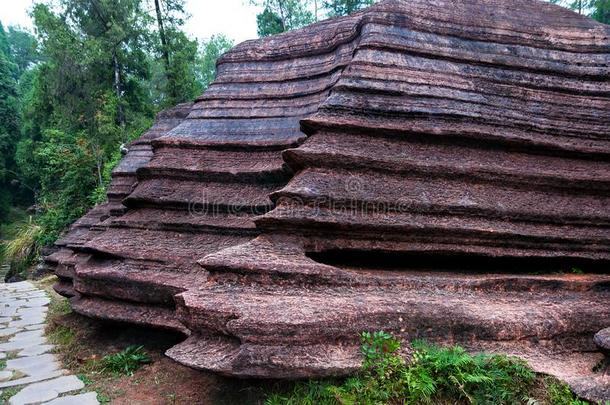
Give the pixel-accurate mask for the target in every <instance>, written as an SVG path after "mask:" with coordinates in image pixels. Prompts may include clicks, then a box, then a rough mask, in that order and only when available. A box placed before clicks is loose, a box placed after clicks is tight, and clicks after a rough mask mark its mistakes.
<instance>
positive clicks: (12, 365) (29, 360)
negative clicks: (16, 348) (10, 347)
mask: <svg viewBox="0 0 610 405" xmlns="http://www.w3.org/2000/svg"><path fill="white" fill-rule="evenodd" d="M6 369H7V370H17V371H21V372H22V373H24V374H26V375H28V376H38V375H46V374H49V373H52V372H54V371H57V370H58V369H59V363H58V362H57V360H55V356H53V354H51V353H47V354H41V355H39V356H30V357H18V358H16V359H11V360H7V361H6Z"/></svg>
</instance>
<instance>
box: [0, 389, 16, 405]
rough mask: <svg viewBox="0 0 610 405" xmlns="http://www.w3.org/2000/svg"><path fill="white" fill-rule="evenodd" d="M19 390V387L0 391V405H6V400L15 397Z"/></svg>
mask: <svg viewBox="0 0 610 405" xmlns="http://www.w3.org/2000/svg"><path fill="white" fill-rule="evenodd" d="M20 389H21V387H10V388H7V389H4V390H2V392H0V404H7V403H8V400H9V399H10V398H11V397H12V396H13V395H16V394H17V393H18V392H19V390H20Z"/></svg>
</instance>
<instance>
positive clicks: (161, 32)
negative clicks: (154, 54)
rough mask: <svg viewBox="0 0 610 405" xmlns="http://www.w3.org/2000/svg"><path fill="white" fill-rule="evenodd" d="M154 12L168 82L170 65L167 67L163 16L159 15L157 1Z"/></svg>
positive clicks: (157, 1)
mask: <svg viewBox="0 0 610 405" xmlns="http://www.w3.org/2000/svg"><path fill="white" fill-rule="evenodd" d="M155 10H156V12H157V25H158V26H159V37H161V52H162V53H163V62H164V63H165V72H166V74H167V75H168V78H167V80H169V74H170V65H169V48H168V46H167V37H166V36H165V28H164V27H163V16H162V15H161V5H160V3H159V0H155Z"/></svg>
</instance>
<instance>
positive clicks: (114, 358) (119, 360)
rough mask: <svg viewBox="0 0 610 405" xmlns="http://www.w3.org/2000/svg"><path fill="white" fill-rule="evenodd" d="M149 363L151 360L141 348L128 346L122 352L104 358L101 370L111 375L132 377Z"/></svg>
mask: <svg viewBox="0 0 610 405" xmlns="http://www.w3.org/2000/svg"><path fill="white" fill-rule="evenodd" d="M150 362H151V359H150V357H149V356H148V354H147V353H146V351H144V347H143V346H129V347H127V348H126V349H125V350H123V351H122V352H119V353H115V354H110V355H108V356H104V358H102V368H103V370H104V371H107V372H111V373H116V374H126V375H133V373H134V371H136V370H137V369H138V368H140V367H141V366H142V365H143V364H147V363H150Z"/></svg>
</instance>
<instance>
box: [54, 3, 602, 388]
mask: <svg viewBox="0 0 610 405" xmlns="http://www.w3.org/2000/svg"><path fill="white" fill-rule="evenodd" d="M609 55H610V28H609V27H608V26H605V25H602V24H599V23H596V22H594V21H592V20H590V19H588V18H585V17H582V16H579V15H577V14H575V13H572V12H570V11H567V10H565V9H563V8H560V7H557V6H554V5H550V4H548V3H545V2H541V1H536V0H515V1H511V2H505V1H493V0H488V1H483V0H461V1H449V0H438V1H433V2H430V1H423V0H409V1H404V2H403V1H393V0H389V1H382V2H380V3H378V4H377V5H375V6H373V7H371V8H369V9H366V10H364V11H362V12H360V13H357V14H354V15H352V16H350V17H345V18H340V19H335V20H330V21H326V22H322V23H318V24H315V25H312V26H310V27H308V28H306V29H303V30H299V31H294V32H291V33H287V34H282V35H279V36H276V37H272V38H268V39H263V40H258V41H248V42H245V43H243V44H241V45H239V46H237V47H236V48H235V49H234V50H233V51H231V52H229V53H228V54H227V55H225V56H224V57H223V58H222V59H221V61H220V63H219V66H218V68H219V76H218V80H217V81H216V82H215V83H214V84H213V85H212V86H211V87H210V89H209V90H208V91H207V92H206V93H205V94H204V96H203V97H202V98H201V99H200V100H198V101H197V102H196V103H195V105H194V106H193V108H192V109H191V112H190V114H189V116H188V118H187V119H185V120H184V121H183V122H182V123H181V124H180V125H178V126H177V127H176V128H174V129H173V130H171V131H169V132H168V133H167V134H165V135H163V136H161V137H159V138H156V139H155V140H154V141H153V147H154V154H153V157H152V159H151V161H150V162H148V163H147V164H145V165H144V166H142V167H141V168H140V169H138V170H137V179H138V182H137V186H136V187H135V190H133V191H132V192H131V193H130V194H129V196H127V197H126V198H125V199H124V201H123V204H125V206H126V207H127V210H126V212H125V213H124V214H123V215H122V216H117V217H111V218H109V219H108V220H106V221H105V222H104V225H103V227H100V226H96V227H95V229H96V231H95V232H97V233H96V234H95V236H93V237H89V238H88V239H87V241H86V242H85V243H82V244H81V245H79V247H78V251H79V252H85V253H87V254H89V255H90V256H88V257H87V260H84V261H81V262H78V263H77V264H76V266H73V267H75V276H74V280H75V281H74V288H75V290H76V291H77V292H78V294H77V297H76V299H74V300H73V306H74V307H75V310H76V311H79V312H81V313H85V314H88V315H91V316H96V317H101V318H109V319H119V320H126V321H131V322H139V323H145V324H151V325H157V326H162V327H170V328H174V329H178V330H183V331H185V332H187V331H188V332H187V333H189V334H190V337H189V338H188V339H187V340H185V341H184V342H183V343H181V344H179V345H178V346H176V347H174V348H172V349H170V350H169V351H168V355H169V356H170V357H172V358H174V359H176V360H177V361H180V362H182V363H184V364H187V365H190V366H192V367H196V368H201V369H207V370H213V371H216V372H219V373H223V374H228V375H235V376H255V377H281V378H296V377H308V376H326V375H344V374H347V373H350V372H352V371H354V370H356V369H357V368H358V366H359V364H360V361H361V359H360V356H359V351H358V336H359V333H360V332H361V331H363V330H378V329H383V330H387V331H391V332H393V333H394V334H396V335H397V336H399V337H401V338H403V339H404V340H405V341H409V340H411V339H413V338H426V339H428V340H431V341H435V342H443V343H460V344H462V345H464V346H466V347H468V348H469V349H472V350H488V351H503V352H509V353H512V354H516V355H519V356H522V357H524V358H526V359H527V360H529V361H530V363H531V364H532V366H533V367H535V368H536V369H537V370H539V371H543V372H548V373H550V374H553V375H556V376H558V377H560V378H562V379H564V380H566V381H568V382H569V383H570V384H571V385H572V387H573V388H574V389H575V390H576V391H577V392H578V393H579V394H581V395H583V396H585V397H587V398H590V399H610V380H609V377H608V376H607V375H604V373H603V371H599V370H598V368H596V370H598V371H593V368H594V366H595V365H596V364H598V363H599V362H600V360H601V359H602V358H603V354H602V352H600V351H598V348H597V347H596V345H595V343H594V340H593V336H594V334H595V333H596V332H598V331H600V330H601V329H603V328H605V327H608V326H609V325H610V305H609V302H610V276H609V275H608V263H610V79H609V77H610V56H609ZM299 122H300V130H299ZM304 134H307V135H309V137H308V138H307V140H306V141H305V142H304V143H302V144H301V142H302V141H303V140H304V138H305V135H304ZM299 144H300V146H299V147H297V148H294V147H295V146H297V145H299ZM290 147H293V148H290ZM282 149H287V150H285V151H284V152H283V154H282V156H283V160H282V159H280V151H281V150H282ZM284 162H285V163H284ZM291 173H295V174H294V176H293V177H292V179H291V180H290V181H289V182H288V184H287V185H285V184H286V182H287V181H288V180H289V178H290V177H291ZM284 185H285V186H284ZM267 196H270V199H268V197H267ZM189 207H190V208H191V209H190V210H189ZM193 208H196V209H193ZM272 208H273V209H272ZM267 211H268V212H267ZM253 218H254V219H253ZM97 229H99V231H97ZM257 235H258V236H257ZM197 259H201V260H200V262H199V264H200V265H201V267H198V266H197V265H196V264H195V261H196V260H197ZM572 267H579V268H582V269H584V270H586V271H587V273H585V274H572V273H571V272H570V269H571V268H572ZM58 270H59V268H58ZM559 271H564V272H567V273H560V272H559ZM589 271H593V272H591V273H590V272H589ZM68 277H69V276H68ZM174 308H175V309H176V310H177V311H175V312H174ZM176 314H177V316H176Z"/></svg>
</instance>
